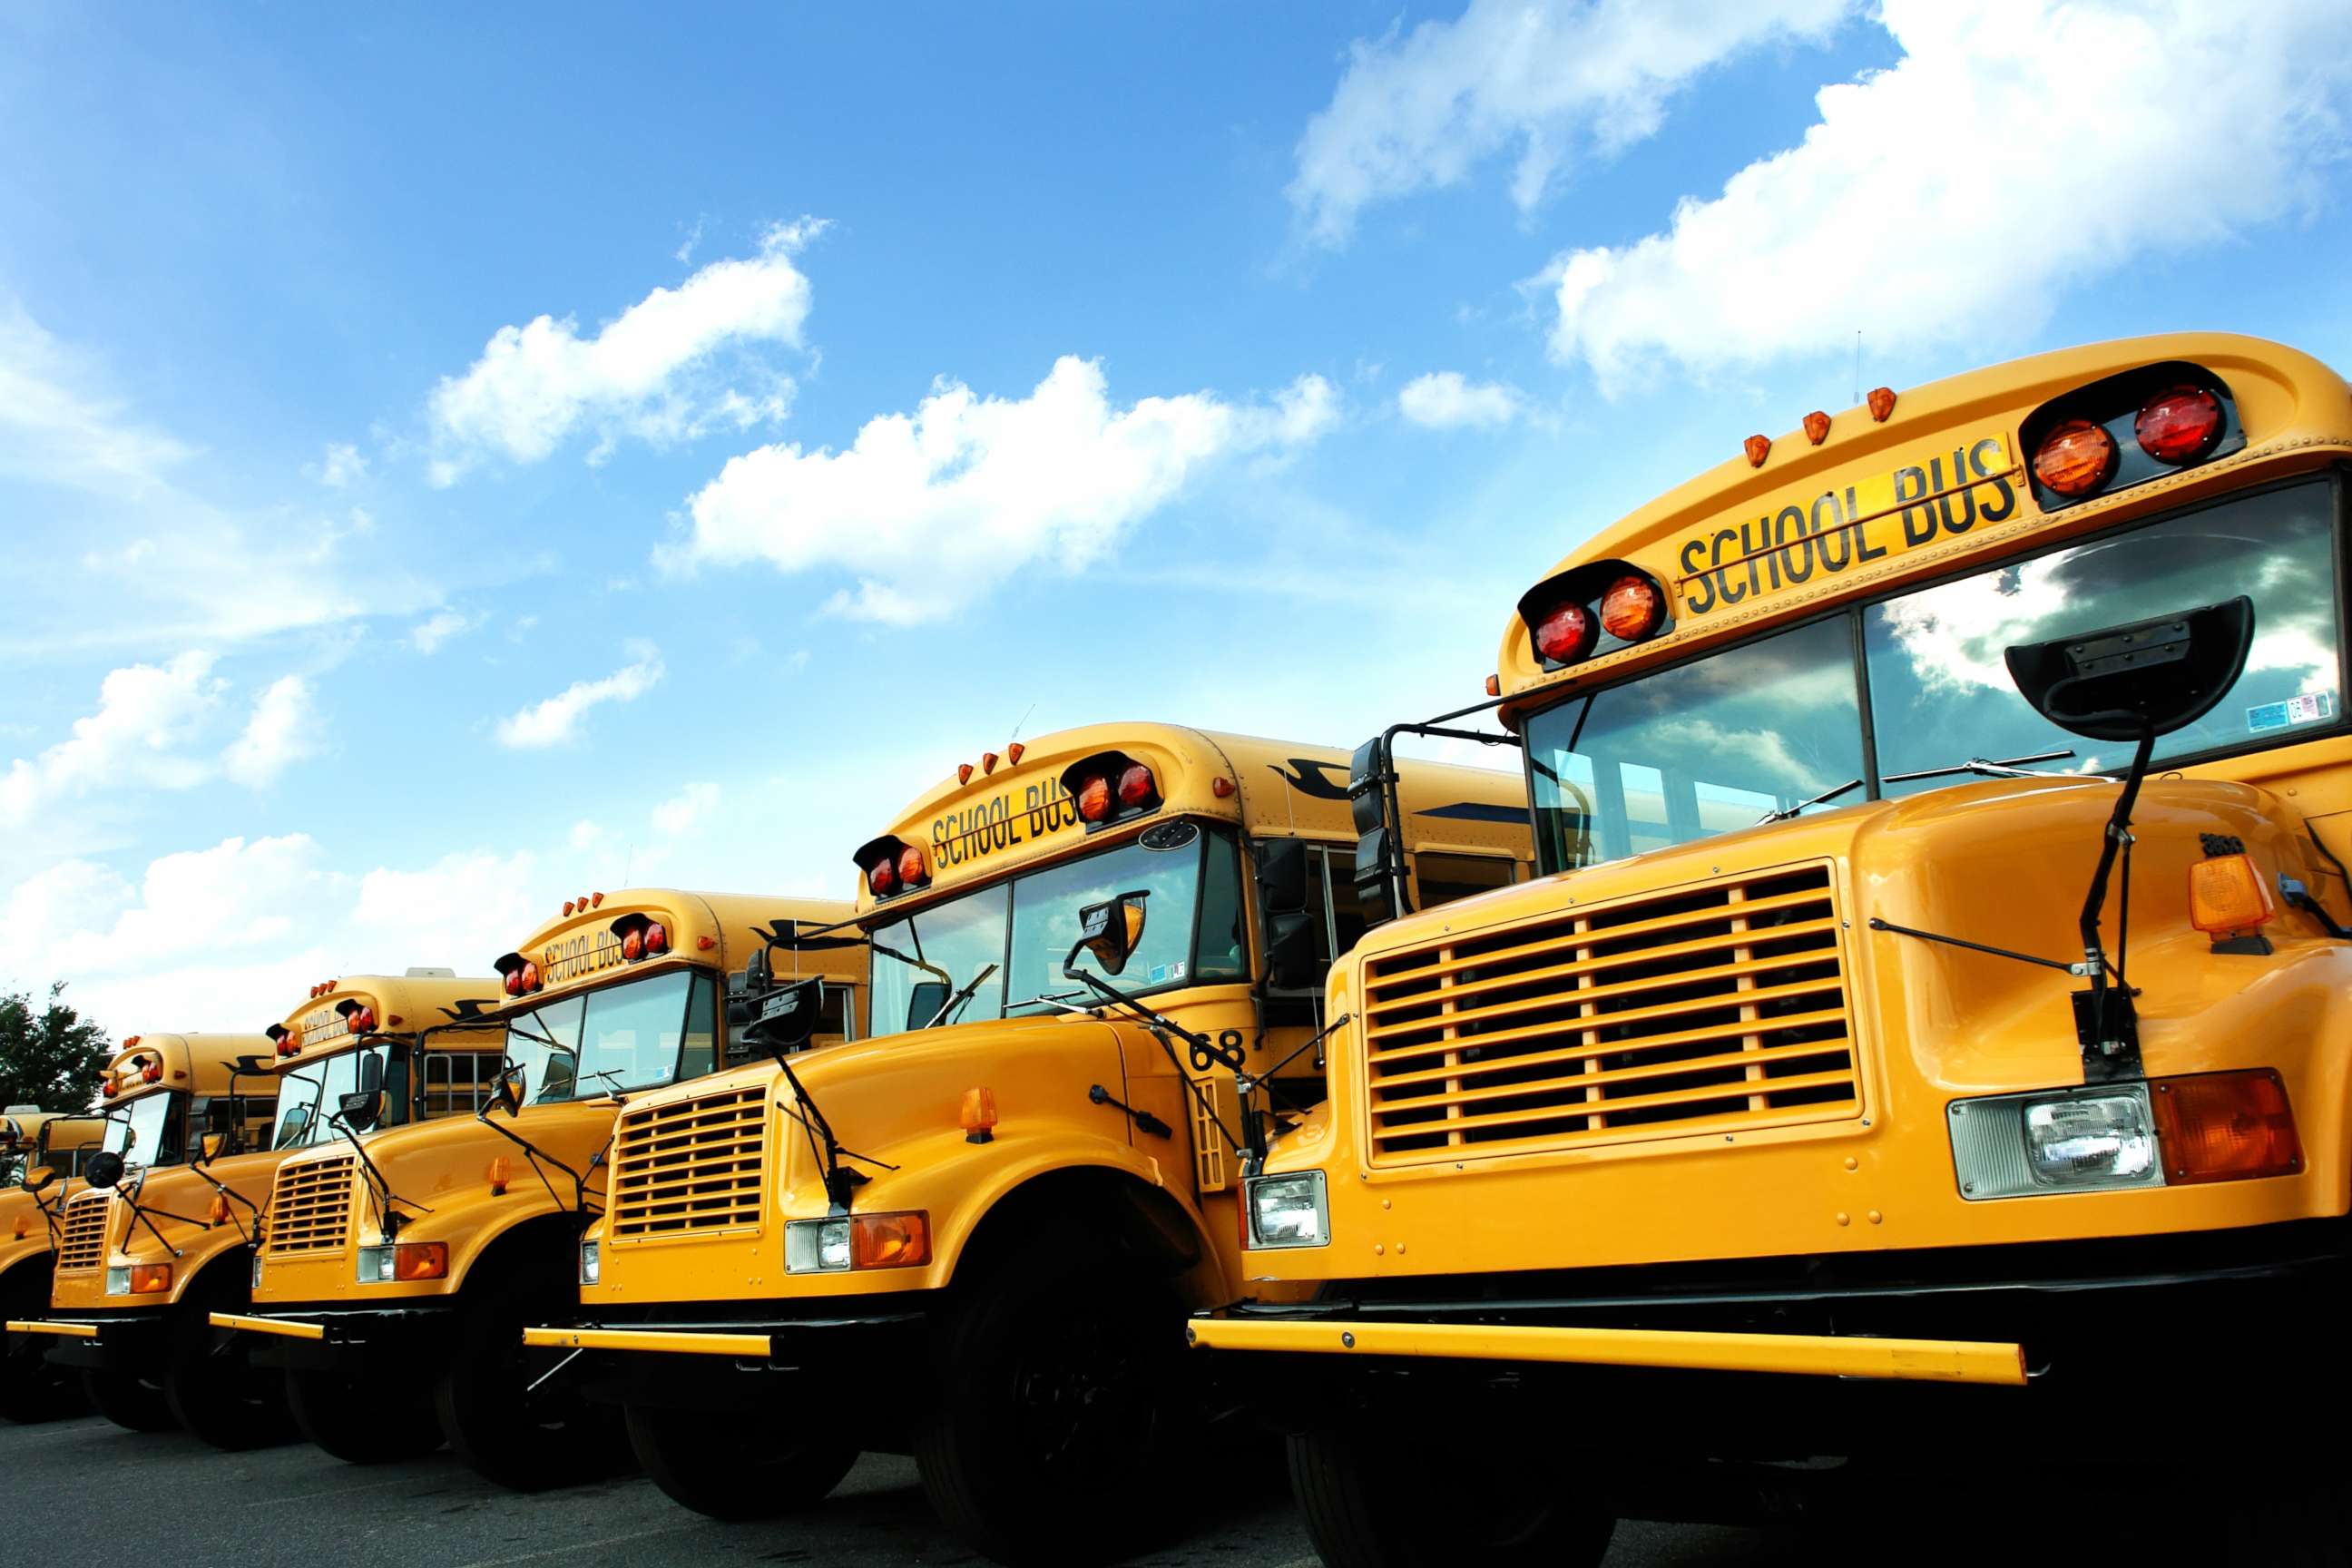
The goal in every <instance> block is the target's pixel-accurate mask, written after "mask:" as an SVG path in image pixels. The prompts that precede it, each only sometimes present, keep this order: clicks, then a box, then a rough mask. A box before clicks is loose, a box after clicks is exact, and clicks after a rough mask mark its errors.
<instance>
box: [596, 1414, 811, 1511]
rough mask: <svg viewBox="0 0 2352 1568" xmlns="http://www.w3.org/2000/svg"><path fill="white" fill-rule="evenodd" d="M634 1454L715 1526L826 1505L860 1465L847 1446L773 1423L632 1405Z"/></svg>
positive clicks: (675, 1497)
mask: <svg viewBox="0 0 2352 1568" xmlns="http://www.w3.org/2000/svg"><path fill="white" fill-rule="evenodd" d="M626 1414H627V1420H628V1426H629V1447H632V1448H634V1449H635V1450H636V1454H637V1463H639V1464H640V1465H643V1466H644V1467H645V1468H646V1474H647V1475H648V1476H651V1477H652V1478H653V1481H654V1485H656V1486H657V1487H659V1488H661V1489H662V1490H663V1491H664V1492H665V1493H667V1495H668V1497H669V1500H671V1501H672V1502H677V1503H684V1504H685V1505H686V1506H687V1507H688V1508H690V1509H692V1510H694V1511H695V1512H697V1513H705V1514H709V1516H710V1517H711V1518H713V1519H774V1518H776V1517H777V1516H779V1515H781V1514H787V1513H796V1512H798V1511H799V1510H802V1509H804V1508H811V1507H814V1506H815V1505H816V1504H818V1503H820V1502H823V1501H824V1500H825V1498H826V1497H827V1496H829V1495H830V1494H831V1493H832V1491H833V1489H834V1488H835V1487H837V1486H839V1485H840V1484H841V1478H842V1477H844V1476H845V1475H847V1474H848V1473H849V1468H850V1467H851V1466H852V1465H854V1464H856V1463H857V1450H856V1448H855V1447H851V1446H850V1445H848V1444H846V1443H840V1442H828V1441H825V1440H823V1439H820V1438H811V1437H797V1436H793V1435H792V1434H790V1433H788V1432H779V1431H774V1430H772V1429H770V1428H769V1427H768V1426H767V1425H766V1424H765V1423H742V1422H738V1421H736V1420H735V1419H733V1418H731V1417H725V1416H715V1415H708V1414H705V1413H703V1412H701V1411H696V1410H656V1409H652V1408H648V1407H646V1406H641V1405H631V1406H629V1408H628V1411H627V1413H626Z"/></svg>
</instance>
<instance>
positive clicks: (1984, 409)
mask: <svg viewBox="0 0 2352 1568" xmlns="http://www.w3.org/2000/svg"><path fill="white" fill-rule="evenodd" d="M2173 361H2180V362H2185V363H2189V364H2192V365H2198V366H2201V367H2203V368H2205V369H2206V370H2209V371H2210V372H2212V373H2213V374H2215V375H2216V376H2218V377H2220V378H2221V381H2222V382H2223V383H2224V384H2226V385H2227V386H2228V388H2229V390H2230V393H2231V396H2232V397H2233V398H2234V399H2235V402H2236V405H2237V410H2238V415H2239V418H2240V421H2241V423H2242V426H2243V427H2244V431H2245V437H2246V445H2245V447H2244V448H2243V449H2242V450H2241V451H2235V452H2229V453H2227V454H2226V455H2224V456H2221V457H2217V458H2214V459H2213V460H2211V461H2210V462H2207V463H2204V464H2201V465H2200V466H2199V467H2196V468H2186V469H2183V470H2181V471H2180V472H2179V473H2176V474H2169V475H2166V476H2165V477H2163V478H2161V479H2156V480H2152V481H2149V482H2147V483H2142V484H2138V485H2135V486H2132V487H2130V488H2126V489H2118V490H2116V491H2115V492H2113V493H2111V494H2108V495H2103V496H2095V497H2094V498H2092V499H2090V500H2082V501H2077V502H2074V503H2073V504H2071V505H2068V506H2065V507H2063V509H2061V510H2056V511H2053V512H2047V513H2045V512H2044V511H2043V510H2042V508H2041V507H2040V506H2039V505H2038V504H2037V503H2036V502H2035V500H2034V499H2033V495H2032V486H2031V485H2030V484H2027V483H2024V482H2022V480H2023V474H2022V468H2023V464H2024V463H2025V461H2026V460H2027V455H2026V454H2023V453H2022V452H2021V443H2020V438H2019V426H2020V423H2021V421H2022V420H2024V419H2025V418H2026V416H2029V415H2031V414H2032V412H2033V411H2034V410H2035V409H2036V408H2038V407H2040V406H2042V405H2044V404H2046V403H2048V402H2050V401H2051V400H2052V399H2053V398H2057V397H2061V396H2063V395H2065V394H2067V393H2069V392H2072V391H2074V390H2075V389H2077V388H2080V387H2083V386H2084V385H2086V384H2091V383H2095V382H2097V381H2100V380H2102V379H2104V378H2105V377H2107V376H2111V375H2117V374H2124V373H2126V372H2129V371H2133V370H2137V369H2140V368H2143V367H2147V366H2152V365H2160V364H2165V363H2169V362H2173ZM1872 396H1873V399H1874V400H1885V399H1889V398H1891V399H1892V402H1891V405H1888V407H1887V409H1886V412H1885V413H1884V414H1880V413H1878V412H1876V410H1874V408H1873V407H1872V406H1869V405H1864V406H1858V407H1855V408H1851V409H1848V410H1846V411H1844V412H1843V413H1840V414H1837V415H1834V416H1830V417H1829V418H1828V420H1827V429H1826V432H1825V433H1824V434H1823V435H1822V437H1820V438H1818V439H1816V438H1814V437H1812V435H1811V432H1810V431H1808V430H1806V429H1804V428H1802V427H1800V428H1799V429H1796V430H1792V431H1790V432H1789V433H1788V434H1786V435H1784V436H1780V437H1775V438H1773V439H1772V440H1770V441H1769V443H1766V442H1765V441H1764V438H1763V437H1750V453H1749V454H1748V455H1734V456H1732V457H1730V458H1727V460H1726V461H1725V462H1723V463H1722V464H1720V465H1719V466H1717V467H1716V468H1710V469H1708V470H1707V471H1706V473H1703V474H1700V475H1699V476H1698V477H1696V479H1691V480H1689V481H1688V482H1686V483H1685V484H1682V485H1678V486H1676V487H1675V489H1671V490H1668V491H1667V492H1666V493H1665V494H1664V495H1662V496H1660V497H1658V498H1657V499H1656V500H1653V501H1651V502H1650V503H1649V504H1648V505H1646V506H1643V507H1642V508H1641V509H1640V510H1636V511H1634V512H1633V514H1632V515H1630V516H1628V517H1626V518H1624V519H1622V521H1618V522H1617V523H1615V524H1613V525H1612V526H1611V527H1609V528H1605V529H1602V530H1601V531H1600V532H1598V533H1596V534H1594V535H1593V536H1592V537H1591V539H1590V540H1588V541H1587V542H1585V543H1584V544H1582V545H1580V546H1579V547H1578V548H1577V549H1576V550H1575V551H1573V552H1570V554H1568V555H1567V556H1565V557H1563V558H1562V559H1561V560H1560V562H1559V564H1558V565H1556V566H1554V567H1553V568H1552V570H1551V571H1550V572H1549V573H1547V574H1545V575H1544V577H1543V578H1542V579H1540V580H1539V581H1538V584H1537V587H1536V588H1534V589H1532V590H1530V592H1529V595H1528V598H1527V599H1526V600H1524V601H1522V605H1521V609H1522V612H1523V613H1522V614H1519V615H1515V616H1512V617H1511V619H1510V621H1509V623H1508V624H1507V626H1506V627H1505V629H1504V633H1503V644H1502V650H1501V653H1500V655H1499V662H1498V665H1497V674H1498V677H1499V684H1500V688H1501V691H1502V695H1503V696H1504V698H1505V699H1506V704H1505V712H1506V713H1507V714H1516V713H1517V711H1518V710H1523V709H1525V708H1527V707H1529V706H1533V705H1534V704H1533V703H1532V702H1531V701H1529V699H1530V698H1549V697H1550V696H1553V695H1556V694H1557V693H1558V692H1559V691H1561V690H1564V689H1569V688H1571V687H1579V686H1583V685H1589V684H1592V683H1594V682H1595V681H1596V680H1597V679H1602V678H1605V677H1607V676H1610V675H1612V674H1615V673H1620V672H1622V671H1623V670H1624V669H1625V668H1626V667H1628V666H1631V665H1646V664H1650V663H1654V662H1663V661H1664V660H1668V659H1672V658H1679V657H1681V656H1682V655H1684V654H1685V653H1687V652H1689V651H1691V650H1693V649H1695V648H1697V647H1706V646H1710V645H1713V644H1716V643H1719V642H1722V641H1725V640H1727V638H1729V637H1732V636H1733V635H1735V634H1740V633H1747V632H1752V631H1754V630H1756V629H1757V628H1759V626H1765V625H1777V624H1781V623H1785V622H1787V621H1790V620H1794V619H1797V618H1800V617H1801V616H1807V615H1811V614H1814V613H1816V612H1818V611H1819V610H1820V609H1821V608H1822V607H1823V606H1824V605H1828V604H1830V603H1832V602H1838V601H1843V600H1845V599H1848V598H1852V597H1856V596H1859V595H1864V594H1869V593H1875V592H1881V591H1885V589H1887V588H1890V587H1892V586H1893V585H1895V584H1898V583H1902V582H1906V581H1909V580H1912V579H1916V578H1920V577H1924V576H1927V575H1929V574H1933V573H1935V572H1936V571H1937V569H1938V568H1940V567H1944V566H1947V565H1948V563H1951V562H1952V561H1954V560H1955V559H1956V558H1959V557H1969V556H1976V555H1980V554H1983V553H1986V552H1990V551H2000V550H2004V549H2011V548H2016V547H2021V546H2022V545H2024V544H2026V543H2028V542H2032V543H2043V542H2055V541H2057V540H2059V539H2062V538H2065V537H2068V536H2070V535H2073V534H2074V533H2079V532H2081V531H2084V530H2085V529H2089V528H2093V527H2096V526H2098V525H2099V524H2102V523H2105V522H2107V521H2112V520H2113V519H2114V518H2115V517H2116V515H2117V514H2118V513H2125V512H2129V511H2134V510H2152V509H2153V508H2155V507H2158V506H2172V505H2176V504H2178V503H2179V502H2181V501H2183V500H2189V499H2192V498H2195V497H2198V496H2201V495H2207V494H2210V493H2213V492H2215V491H2217V490H2221V489H2226V488H2231V487H2232V486H2234V485H2242V484H2243V483H2245V482H2246V472H2247V470H2248V468H2252V467H2255V466H2258V465H2266V466H2268V467H2271V468H2283V467H2286V466H2303V467H2315V466H2318V465H2321V464H2324V463H2327V462H2331V461H2336V460H2338V459H2340V458H2341V457H2342V455H2343V454H2344V452H2345V450H2346V449H2347V448H2352V391H2347V386H2346V384H2345V382H2344V380H2343V378H2342V377H2340V376H2338V375H2337V374H2336V373H2335V372H2334V371H2332V370H2330V369H2328V368H2327V367H2326V365H2324V364H2322V363H2320V362H2319V361H2317V360H2315V359H2314V358H2312V357H2311V356H2310V355H2309V354H2306V353H2301V352H2299V351H2297V350H2294V349H2291V348H2287V347H2285V346H2284V345H2282V344H2279V343H2274V342H2266V341H2264V340H2263V339H2260V338H2251V337H2242V336H2238V335H2235V334H2231V333H2221V332H2180V333H2172V334H2168V335H2163V336H2155V337H2144V338H2126V339H2123V340H2119V341H2116V342H2102V343H2092V344H2089V345H2086V346H2084V347H2081V348H2072V349H2062V350H2059V351H2056V352H2054V353H2043V354H2036V355H2033V356H2032V357H2030V358H2026V359H2019V360H2012V361H2010V362H2009V363H2005V364H1997V365H1992V366H1990V367H1989V368H1986V369H1982V370H1975V371H1970V372H1968V373H1967V374H1961V375H1956V376H1950V377H1948V378H1946V379H1944V380H1942V381H1936V382H1930V383H1928V384H1926V385H1924V386H1920V387H1916V388H1913V389H1911V390H1909V391H1906V392H1903V393H1900V394H1894V393H1890V392H1888V391H1887V389H1885V388H1881V389H1880V390H1879V391H1878V392H1877V393H1874V394H1873V395H1872ZM1820 423H1821V421H1820V416H1814V425H1815V427H1816V428H1818V427H1819V426H1820ZM1758 447H1762V448H1764V450H1763V452H1762V455H1761V457H1760V459H1759V458H1757V456H1756V455H1755V453H1756V448H1758ZM1963 468H1965V472H1963ZM1912 476H1916V479H1914V478H1912ZM1930 476H1932V477H1933V480H1937V481H1941V482H1940V483H1935V484H1934V485H1933V488H1932V489H1931V488H1930V484H1931V482H1932V481H1931V479H1930ZM1948 489H1951V490H1957V489H1975V490H1977V492H1978V493H1980V494H1982V495H1984V496H1985V497H1986V498H1987V500H1988V507H1987V511H1986V515H1985V516H1984V517H1983V518H1981V519H1979V527H1978V529H1977V531H1974V532H1972V533H1969V534H1967V535H1965V536H1961V537H1945V538H1940V539H1937V538H1934V537H1933V532H1934V531H1933V530H1932V529H1931V530H1929V534H1930V538H1929V539H1927V540H1925V541H1922V542H1920V543H1919V544H1918V545H1917V546H1916V547H1912V546H1910V544H1909V535H1908V531H1907V530H1906V528H1904V527H1902V526H1898V524H1897V521H1896V520H1897V518H1898V517H1899V518H1900V520H1901V521H1902V522H1907V521H1909V518H1910V516H1911V512H1909V511H1903V510H1900V509H1899V504H1898V503H1899V502H1900V501H1902V500H1917V499H1918V498H1919V497H1920V496H1922V495H1925V496H1927V497H1929V498H1930V499H1932V498H1933V497H1934V496H1935V495H1936V494H1937V493H1938V492H1939V491H1946V490H1948ZM2004 493H2005V494H2008V495H2010V496H2011V497H2013V500H2014V504H2013V505H2012V506H2010V507H2008V508H2007V509H2005V510H2004V509H2001V508H2000V506H1999V502H1998V498H1999V497H2000V496H2001V495H2002V494H2004ZM1848 509H1852V510H1851V514H1849V512H1848ZM1915 510H1917V511H1920V512H1924V511H1925V510H1926V509H1925V508H1924V507H1923V508H1918V509H1915ZM1792 511H1793V517H1791V512H1792ZM1996 514H1997V516H1998V519H1999V520H2000V521H2001V522H2002V526H2000V527H1999V529H1998V531H1987V530H1986V529H1985V528H1984V527H1983V526H1981V525H1982V523H1984V522H1987V521H1995V517H1996ZM1970 515H1974V514H1973V513H1971V514H1970ZM1825 517H1826V521H1829V522H1830V523H1831V524H1832V525H1833V531H1834V527H1839V526H1843V527H1846V528H1848V529H1849V530H1852V529H1853V526H1854V525H1855V523H1856V519H1857V517H1858V518H1860V519H1862V520H1864V522H1865V525H1867V523H1868V522H1870V521H1876V520H1881V519H1884V520H1885V521H1883V522H1881V523H1880V526H1881V527H1882V528H1884V529H1885V537H1884V538H1879V537H1878V536H1877V535H1872V536H1870V537H1872V538H1874V539H1875V540H1876V548H1875V549H1864V550H1859V551H1853V552H1847V562H1846V564H1845V565H1844V566H1843V567H1837V568H1832V567H1830V566H1828V565H1827V564H1826V563H1827V561H1828V556H1827V553H1826V552H1824V555H1823V558H1822V559H1823V562H1824V563H1825V564H1824V567H1823V570H1822V571H1821V572H1820V573H1818V574H1816V573H1815V572H1814V571H1813V570H1812V565H1813V557H1812V555H1811V552H1810V551H1807V552H1804V555H1803V557H1802V559H1803V562H1804V564H1805V573H1804V577H1805V580H1804V581H1802V582H1799V581H1796V580H1794V579H1795V578H1796V577H1797V575H1798V574H1796V573H1795V572H1794V571H1793V570H1792V571H1791V573H1790V578H1791V580H1790V581H1789V582H1786V583H1782V582H1780V573H1779V572H1778V571H1777V570H1775V571H1772V572H1770V573H1769V577H1768V578H1765V579H1761V580H1756V581H1750V580H1749V579H1753V578H1754V577H1755V574H1753V573H1748V577H1747V578H1743V579H1741V581H1740V582H1739V583H1738V584H1735V587H1736V590H1737V592H1738V602H1736V603H1735V602H1733V601H1732V599H1731V597H1730V595H1720V596H1719V595H1717V594H1716V593H1715V592H1713V591H1711V589H1710V587H1709V584H1710V583H1716V584H1720V583H1721V582H1722V581H1723V580H1724V579H1723V574H1722V572H1721V571H1720V570H1719V569H1720V568H1721V567H1722V566H1723V564H1724V563H1727V562H1735V563H1738V565H1739V569H1740V570H1741V571H1743V572H1745V571H1746V570H1747V565H1748V563H1749V562H1751V561H1754V560H1756V559H1757V558H1758V557H1759V555H1760V556H1762V557H1765V558H1768V559H1769V557H1771V556H1773V555H1776V554H1783V555H1786V554H1789V552H1780V551H1777V550H1775V549H1774V548H1772V547H1773V546H1775V545H1776V544H1778V543H1779V542H1780V539H1781V538H1789V537H1794V535H1793V534H1790V533H1783V534H1781V535H1780V536H1779V537H1776V536H1775V535H1774V534H1773V533H1772V532H1771V530H1773V529H1774V528H1775V527H1776V523H1777V521H1779V520H1782V519H1789V520H1790V521H1794V522H1795V523H1796V526H1797V527H1798V528H1800V529H1802V528H1805V527H1807V526H1811V527H1812V528H1816V529H1817V528H1819V527H1820V526H1822V523H1823V522H1824V521H1825ZM1963 526H1966V525H1965V524H1963ZM1743 527H1744V529H1745V530H1746V531H1745V532H1744V533H1743V531H1742V530H1743ZM1865 556H1866V557H1868V559H1866V560H1865V559H1863V558H1862V557H1865ZM1791 559H1794V557H1793V556H1791ZM1600 563H1625V564H1629V565H1632V566H1633V567H1635V568H1637V569H1639V570H1640V571H1641V572H1643V573H1644V574H1647V575H1649V576H1650V577H1651V578H1653V579H1654V581H1655V582H1656V583H1658V584H1660V585H1662V586H1663V587H1664V590H1665V599H1666V605H1667V613H1668V615H1669V616H1670V617H1671V619H1670V621H1669V623H1668V625H1667V627H1666V629H1665V630H1664V631H1663V632H1661V633H1660V634H1658V635H1656V636H1654V637H1652V638H1650V639H1649V640H1647V641H1644V642H1641V643H1637V644H1635V645H1633V646H1631V647H1610V648H1606V649H1603V650H1602V651H1601V652H1600V653H1598V654H1596V655H1593V656H1590V657H1588V658H1584V659H1582V660H1580V661H1579V662H1577V663H1575V664H1573V665H1571V666H1570V667H1569V668H1566V669H1548V668H1546V667H1545V664H1544V662H1543V661H1542V660H1541V659H1540V658H1538V655H1537V652H1536V650H1535V647H1534V640H1533V635H1532V632H1531V630H1530V626H1529V619H1530V617H1533V618H1536V619H1540V618H1541V616H1542V615H1543V613H1544V609H1543V605H1542V604H1541V603H1539V602H1538V601H1539V600H1548V599H1549V597H1550V595H1547V594H1546V593H1545V590H1546V588H1547V587H1548V586H1549V585H1550V584H1553V583H1554V582H1555V580H1557V579H1559V578H1561V577H1563V576H1566V575H1568V574H1571V573H1575V572H1577V571H1578V570H1579V569H1580V568H1590V567H1594V566H1596V565H1599V564H1600ZM1603 570H1604V572H1605V571H1606V568H1603ZM1832 571H1834V575H1832ZM1751 590H1757V591H1751ZM1562 591H1563V592H1566V591H1568V590H1567V587H1566V585H1565V584H1563V585H1562Z"/></svg>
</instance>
